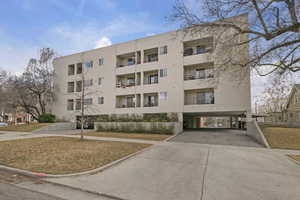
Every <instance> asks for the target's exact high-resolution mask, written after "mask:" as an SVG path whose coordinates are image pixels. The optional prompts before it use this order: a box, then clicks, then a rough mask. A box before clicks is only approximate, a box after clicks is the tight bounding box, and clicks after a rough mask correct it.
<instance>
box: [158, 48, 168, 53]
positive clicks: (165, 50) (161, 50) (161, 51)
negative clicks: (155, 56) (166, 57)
mask: <svg viewBox="0 0 300 200" xmlns="http://www.w3.org/2000/svg"><path fill="white" fill-rule="evenodd" d="M159 53H160V55H163V54H167V53H168V46H162V47H160V49H159Z"/></svg>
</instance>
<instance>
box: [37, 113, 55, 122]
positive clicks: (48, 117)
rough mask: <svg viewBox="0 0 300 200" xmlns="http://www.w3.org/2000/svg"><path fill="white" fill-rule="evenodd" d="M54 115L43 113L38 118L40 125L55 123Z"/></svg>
mask: <svg viewBox="0 0 300 200" xmlns="http://www.w3.org/2000/svg"><path fill="white" fill-rule="evenodd" d="M55 119H56V117H55V115H53V114H51V113H45V114H42V115H40V116H39V120H38V121H39V122H40V123H54V122H55Z"/></svg>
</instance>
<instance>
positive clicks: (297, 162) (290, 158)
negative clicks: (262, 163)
mask: <svg viewBox="0 0 300 200" xmlns="http://www.w3.org/2000/svg"><path fill="white" fill-rule="evenodd" d="M290 155H291V154H289V155H286V156H287V157H288V159H289V160H291V161H292V162H294V163H296V164H298V165H299V166H300V162H299V161H297V160H295V159H294V158H292V157H290Z"/></svg>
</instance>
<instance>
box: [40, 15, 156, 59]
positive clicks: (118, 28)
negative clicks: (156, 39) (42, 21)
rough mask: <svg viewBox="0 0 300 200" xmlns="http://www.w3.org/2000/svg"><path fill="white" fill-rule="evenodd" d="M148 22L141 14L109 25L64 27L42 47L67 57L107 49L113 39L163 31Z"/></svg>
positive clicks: (47, 37)
mask: <svg viewBox="0 0 300 200" xmlns="http://www.w3.org/2000/svg"><path fill="white" fill-rule="evenodd" d="M147 19H148V16H147V15H146V14H142V13H141V14H137V15H134V16H119V17H117V18H115V20H112V21H110V22H108V23H106V24H103V23H100V22H97V21H94V22H93V21H90V22H89V23H82V24H76V25H74V24H71V23H62V24H59V25H56V26H54V27H52V28H50V29H49V30H48V31H47V32H46V33H45V34H44V35H42V36H41V37H40V43H42V44H43V46H51V47H52V48H54V49H57V50H59V53H60V54H63V55H66V54H71V53H76V52H80V51H85V50H89V49H93V48H95V47H101V46H102V47H103V45H106V46H107V45H111V44H112V42H111V38H127V37H130V36H132V35H134V34H139V33H141V34H143V33H145V32H151V31H153V30H155V31H156V30H157V29H158V28H159V27H157V26H155V25H152V24H149V23H145V21H149V20H147ZM136 27H138V28H136ZM99 38H100V39H99ZM114 40H115V39H114ZM126 40H127V39H126ZM126 40H125V41H126ZM117 41H118V42H121V41H120V40H117ZM122 42H123V41H122Z"/></svg>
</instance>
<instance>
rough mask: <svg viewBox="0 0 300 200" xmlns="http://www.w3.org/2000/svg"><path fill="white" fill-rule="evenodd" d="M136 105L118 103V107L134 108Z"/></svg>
mask: <svg viewBox="0 0 300 200" xmlns="http://www.w3.org/2000/svg"><path fill="white" fill-rule="evenodd" d="M134 107H135V103H134V102H133V103H125V104H122V105H117V108H134Z"/></svg>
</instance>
